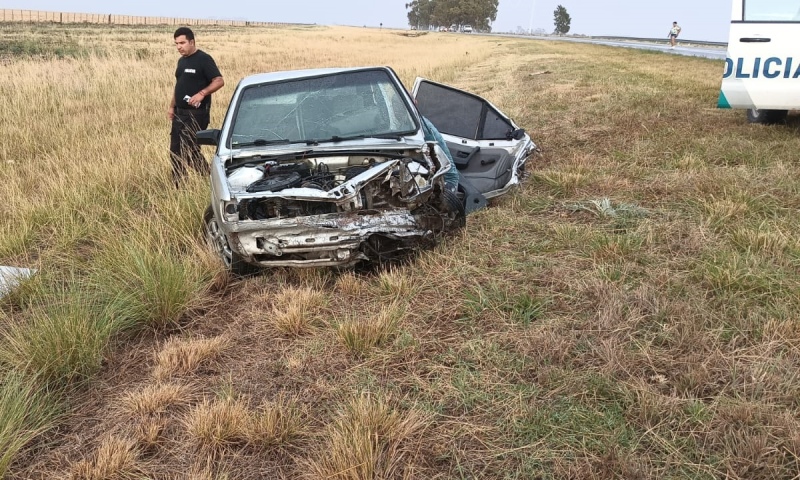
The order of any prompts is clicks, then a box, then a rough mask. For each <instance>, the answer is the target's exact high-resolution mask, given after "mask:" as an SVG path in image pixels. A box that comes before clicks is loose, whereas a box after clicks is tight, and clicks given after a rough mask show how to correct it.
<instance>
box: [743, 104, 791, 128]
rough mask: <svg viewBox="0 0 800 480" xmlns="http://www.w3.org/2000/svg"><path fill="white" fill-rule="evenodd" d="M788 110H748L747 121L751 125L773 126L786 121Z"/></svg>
mask: <svg viewBox="0 0 800 480" xmlns="http://www.w3.org/2000/svg"><path fill="white" fill-rule="evenodd" d="M788 113H789V111H788V110H759V109H757V108H751V109H749V110H747V121H748V122H749V123H760V124H762V125H772V124H775V123H781V122H783V121H784V120H786V114H788Z"/></svg>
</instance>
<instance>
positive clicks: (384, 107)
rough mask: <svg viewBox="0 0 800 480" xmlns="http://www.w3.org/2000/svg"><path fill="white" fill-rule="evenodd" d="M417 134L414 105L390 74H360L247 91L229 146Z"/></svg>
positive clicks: (343, 74) (313, 79) (290, 81)
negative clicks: (407, 101) (407, 100)
mask: <svg viewBox="0 0 800 480" xmlns="http://www.w3.org/2000/svg"><path fill="white" fill-rule="evenodd" d="M400 88H402V87H400ZM417 129H418V127H417V124H416V122H415V121H414V116H413V115H412V113H411V110H410V106H409V105H408V104H407V103H406V100H405V97H404V95H403V94H402V92H401V91H400V90H399V89H398V85H397V84H396V83H395V82H394V81H392V78H391V77H390V76H389V74H388V73H387V72H385V71H383V70H360V71H351V72H342V73H337V74H333V75H327V76H319V77H310V78H302V79H297V80H289V81H285V82H279V83H266V84H260V85H253V86H251V87H247V88H245V89H244V90H243V91H242V94H241V95H240V97H239V103H238V105H237V107H236V114H235V118H234V120H233V127H232V130H231V138H230V145H231V146H232V147H233V148H236V147H245V146H250V145H256V146H259V145H268V144H285V143H295V142H305V143H314V142H323V141H341V139H346V138H361V137H364V138H367V137H379V138H392V137H393V136H394V137H399V136H400V135H407V134H411V133H415V132H416V131H417Z"/></svg>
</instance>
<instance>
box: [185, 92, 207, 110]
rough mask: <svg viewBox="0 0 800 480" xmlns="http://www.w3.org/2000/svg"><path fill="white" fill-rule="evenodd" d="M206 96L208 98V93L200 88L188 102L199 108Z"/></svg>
mask: <svg viewBox="0 0 800 480" xmlns="http://www.w3.org/2000/svg"><path fill="white" fill-rule="evenodd" d="M204 98H206V94H205V93H204V92H203V91H202V90H200V91H199V92H197V93H195V94H194V96H193V97H192V98H190V99H189V101H188V102H186V103H188V104H189V105H191V106H193V107H194V108H197V107H199V106H200V103H202V102H203V99H204Z"/></svg>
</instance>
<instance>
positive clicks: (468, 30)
mask: <svg viewBox="0 0 800 480" xmlns="http://www.w3.org/2000/svg"><path fill="white" fill-rule="evenodd" d="M462 31H463V32H464V33H472V25H464V28H462Z"/></svg>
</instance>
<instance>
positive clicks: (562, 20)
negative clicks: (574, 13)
mask: <svg viewBox="0 0 800 480" xmlns="http://www.w3.org/2000/svg"><path fill="white" fill-rule="evenodd" d="M570 22H572V18H571V17H570V16H569V13H567V9H566V8H564V7H563V6H561V5H559V6H558V7H556V9H555V10H554V11H553V23H554V24H555V26H556V30H555V33H557V34H559V35H563V34H565V33H567V32H569V24H570Z"/></svg>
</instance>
